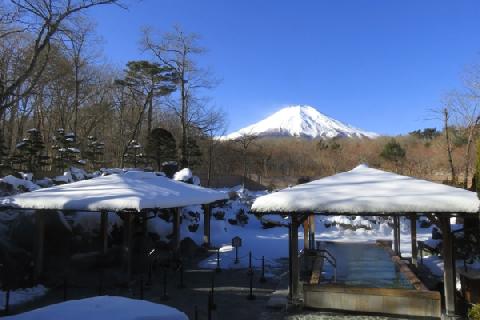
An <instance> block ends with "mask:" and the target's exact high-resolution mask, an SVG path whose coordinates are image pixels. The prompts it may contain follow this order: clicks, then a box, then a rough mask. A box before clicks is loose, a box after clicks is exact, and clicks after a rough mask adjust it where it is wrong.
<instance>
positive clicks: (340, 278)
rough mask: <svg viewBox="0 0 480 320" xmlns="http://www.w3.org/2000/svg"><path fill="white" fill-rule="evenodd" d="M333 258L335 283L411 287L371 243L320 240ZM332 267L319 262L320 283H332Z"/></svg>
mask: <svg viewBox="0 0 480 320" xmlns="http://www.w3.org/2000/svg"><path fill="white" fill-rule="evenodd" d="M321 247H322V249H327V250H328V251H329V252H330V253H331V254H332V255H333V256H334V257H335V258H336V260H337V283H338V284H343V285H347V286H352V287H364V288H395V289H397V288H402V289H414V287H413V286H412V285H411V284H410V282H409V281H408V280H407V279H406V278H405V277H404V275H403V274H402V273H401V272H399V271H398V270H397V269H396V266H395V263H394V262H393V261H392V260H391V257H390V255H389V254H388V252H386V251H385V250H384V249H383V248H382V247H380V246H377V245H375V244H371V243H343V242H322V245H321ZM333 273H334V271H333V267H332V266H331V265H330V264H329V263H327V262H326V263H325V264H324V265H323V272H322V279H323V281H322V283H325V282H332V280H331V279H333Z"/></svg>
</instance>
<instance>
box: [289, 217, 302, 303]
mask: <svg viewBox="0 0 480 320" xmlns="http://www.w3.org/2000/svg"><path fill="white" fill-rule="evenodd" d="M291 219H292V222H291V243H290V249H291V253H290V257H291V260H292V261H291V265H292V267H291V268H292V277H291V279H292V283H291V287H290V290H291V295H290V296H291V302H292V303H294V304H295V303H296V302H298V299H299V295H298V293H299V292H298V291H299V284H300V268H299V261H298V224H299V223H298V220H297V217H295V216H291Z"/></svg>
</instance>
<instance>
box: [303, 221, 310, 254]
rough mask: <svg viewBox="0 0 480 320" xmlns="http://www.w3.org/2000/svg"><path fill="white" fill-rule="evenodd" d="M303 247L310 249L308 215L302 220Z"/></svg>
mask: <svg viewBox="0 0 480 320" xmlns="http://www.w3.org/2000/svg"><path fill="white" fill-rule="evenodd" d="M303 249H304V250H308V249H310V216H308V218H307V219H305V221H303Z"/></svg>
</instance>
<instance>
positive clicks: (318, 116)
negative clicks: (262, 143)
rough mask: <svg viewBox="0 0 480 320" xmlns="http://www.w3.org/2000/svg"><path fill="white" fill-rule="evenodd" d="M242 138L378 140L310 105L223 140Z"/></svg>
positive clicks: (285, 111) (290, 108) (276, 115)
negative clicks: (243, 136)
mask: <svg viewBox="0 0 480 320" xmlns="http://www.w3.org/2000/svg"><path fill="white" fill-rule="evenodd" d="M242 135H255V136H261V137H289V136H290V137H303V138H309V139H315V138H335V137H349V138H355V137H356V138H375V137H377V136H378V135H377V134H376V133H373V132H367V131H363V130H360V129H357V128H355V127H352V126H350V125H347V124H344V123H342V122H340V121H338V120H335V119H333V118H330V117H328V116H326V115H324V114H323V113H321V112H319V111H318V110H317V109H315V108H314V107H312V106H309V105H292V106H287V107H284V108H282V109H280V110H279V111H277V112H275V113H274V114H272V115H271V116H269V117H267V118H265V119H263V120H261V121H259V122H257V123H255V124H252V125H250V126H248V127H245V128H243V129H240V130H238V131H236V132H233V133H231V134H229V135H227V136H225V137H223V139H232V140H233V139H237V138H239V137H241V136H242Z"/></svg>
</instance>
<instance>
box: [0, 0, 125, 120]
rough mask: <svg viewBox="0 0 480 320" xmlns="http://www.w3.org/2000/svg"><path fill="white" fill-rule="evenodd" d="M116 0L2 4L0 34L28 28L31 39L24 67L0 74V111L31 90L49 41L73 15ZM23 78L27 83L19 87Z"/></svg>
mask: <svg viewBox="0 0 480 320" xmlns="http://www.w3.org/2000/svg"><path fill="white" fill-rule="evenodd" d="M118 3H119V0H58V1H39V0H37V1H35V0H10V5H9V6H8V7H6V6H5V7H3V8H2V9H4V10H5V12H2V18H1V20H2V27H1V29H2V30H1V34H0V38H1V39H2V40H3V39H5V38H8V37H9V36H11V35H16V34H18V33H21V32H28V33H29V34H31V35H32V38H33V39H32V44H31V46H30V47H29V51H28V52H29V54H28V56H27V57H26V61H25V65H24V67H23V68H22V69H21V70H18V72H17V73H15V74H11V77H7V78H5V77H3V78H0V113H4V112H5V110H6V109H7V108H8V107H10V106H12V105H14V104H15V103H17V102H18V100H19V99H21V97H22V96H24V95H27V94H29V93H30V92H31V91H32V90H33V88H34V86H35V84H36V83H37V82H38V80H39V79H40V77H41V76H42V74H43V71H44V70H45V66H46V64H47V62H48V54H49V52H50V49H51V44H52V41H55V40H56V38H61V37H62V35H64V31H65V30H67V29H68V28H69V23H70V22H71V19H72V18H73V17H75V16H76V15H78V14H81V13H82V12H83V11H85V10H87V9H89V8H92V7H94V6H99V5H109V4H118ZM27 80H30V81H29V83H28V85H27V86H26V87H23V88H22V86H23V85H24V84H25V83H27ZM20 88H21V89H22V90H21V91H22V92H19V90H20Z"/></svg>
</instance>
